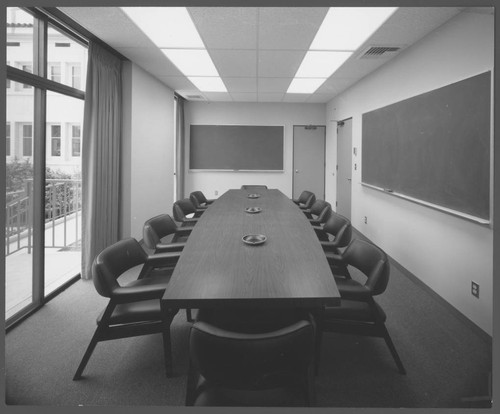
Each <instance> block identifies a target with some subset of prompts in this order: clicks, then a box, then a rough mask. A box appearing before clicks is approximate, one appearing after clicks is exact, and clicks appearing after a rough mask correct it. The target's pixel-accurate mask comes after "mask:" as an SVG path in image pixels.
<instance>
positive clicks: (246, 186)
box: [241, 185, 267, 190]
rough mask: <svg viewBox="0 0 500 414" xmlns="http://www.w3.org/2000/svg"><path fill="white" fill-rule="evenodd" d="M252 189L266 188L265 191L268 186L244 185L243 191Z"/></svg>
mask: <svg viewBox="0 0 500 414" xmlns="http://www.w3.org/2000/svg"><path fill="white" fill-rule="evenodd" d="M251 188H264V189H267V185H242V186H241V189H242V190H249V189H251Z"/></svg>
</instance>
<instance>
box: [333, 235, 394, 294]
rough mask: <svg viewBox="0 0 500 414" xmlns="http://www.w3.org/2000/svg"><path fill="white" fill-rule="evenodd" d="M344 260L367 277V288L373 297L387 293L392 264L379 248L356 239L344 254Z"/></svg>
mask: <svg viewBox="0 0 500 414" xmlns="http://www.w3.org/2000/svg"><path fill="white" fill-rule="evenodd" d="M342 259H343V260H344V261H345V262H346V263H348V264H350V265H351V266H354V267H355V268H356V269H359V270H361V272H363V273H364V275H365V276H366V277H367V279H366V282H365V287H367V288H368V289H369V290H370V292H371V294H372V295H380V294H381V293H383V292H384V291H385V289H386V288H387V284H388V283H389V273H390V263H389V258H388V257H387V255H386V254H385V252H384V251H383V250H382V249H380V248H379V247H378V246H375V245H374V244H372V243H370V242H367V241H364V240H359V239H354V240H352V241H351V243H349V246H347V248H346V250H345V251H344V253H343V254H342Z"/></svg>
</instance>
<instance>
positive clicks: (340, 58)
mask: <svg viewBox="0 0 500 414" xmlns="http://www.w3.org/2000/svg"><path fill="white" fill-rule="evenodd" d="M351 55H352V52H325V51H309V52H307V53H306V55H305V56H304V59H303V60H302V63H301V64H300V67H299V69H298V70H297V73H296V74H295V77H296V78H329V77H330V76H331V75H332V73H333V72H335V71H336V70H337V69H338V68H339V67H340V66H341V65H342V64H343V63H344V62H345V61H346V60H347V59H348V58H349V56H351Z"/></svg>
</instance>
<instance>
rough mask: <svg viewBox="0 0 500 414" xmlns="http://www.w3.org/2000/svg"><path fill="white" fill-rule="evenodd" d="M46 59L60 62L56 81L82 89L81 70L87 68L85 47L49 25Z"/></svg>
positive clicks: (83, 75)
mask: <svg viewBox="0 0 500 414" xmlns="http://www.w3.org/2000/svg"><path fill="white" fill-rule="evenodd" d="M47 60H48V61H49V62H62V65H61V64H60V76H59V79H58V80H56V82H60V83H62V84H64V85H67V86H71V87H73V88H76V89H80V90H81V89H82V87H83V86H84V85H82V79H83V78H85V75H86V74H85V73H82V71H84V70H85V69H86V68H87V48H86V47H85V46H83V45H81V44H80V43H79V42H77V41H76V40H74V39H73V38H71V37H69V36H68V35H66V34H65V33H62V32H60V31H59V30H57V29H56V28H54V27H53V26H50V25H49V29H48V39H47ZM49 65H50V64H49ZM48 69H49V70H47V73H49V76H50V66H49V67H48ZM52 80H55V79H52Z"/></svg>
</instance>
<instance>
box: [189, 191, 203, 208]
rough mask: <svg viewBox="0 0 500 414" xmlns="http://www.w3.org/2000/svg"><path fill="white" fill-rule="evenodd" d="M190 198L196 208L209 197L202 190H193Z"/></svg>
mask: <svg viewBox="0 0 500 414" xmlns="http://www.w3.org/2000/svg"><path fill="white" fill-rule="evenodd" d="M189 199H190V200H191V202H192V203H193V205H194V206H195V208H199V207H200V205H201V204H204V203H206V202H207V198H206V197H205V195H204V194H203V193H202V192H201V191H193V192H192V193H191V194H190V195H189Z"/></svg>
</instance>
